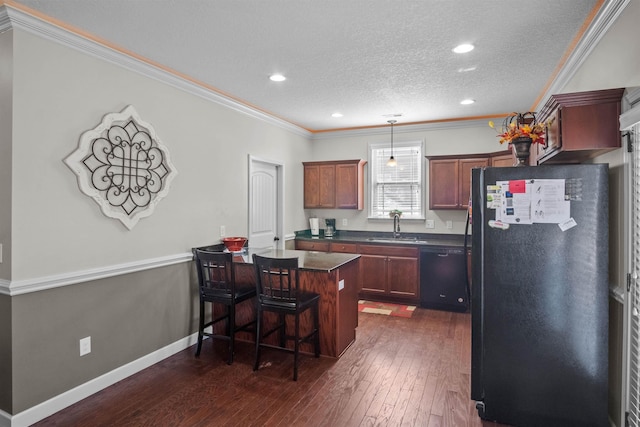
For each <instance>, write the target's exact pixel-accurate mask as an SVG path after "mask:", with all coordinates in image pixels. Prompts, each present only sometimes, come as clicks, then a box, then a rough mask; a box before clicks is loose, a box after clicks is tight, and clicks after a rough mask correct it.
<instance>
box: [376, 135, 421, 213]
mask: <svg viewBox="0 0 640 427" xmlns="http://www.w3.org/2000/svg"><path fill="white" fill-rule="evenodd" d="M390 156H391V147H390V145H389V144H370V145H369V173H370V183H371V185H370V186H369V188H370V189H371V194H370V201H371V204H370V209H369V217H370V218H389V211H391V210H394V209H397V210H399V211H402V218H409V219H411V218H414V219H423V218H424V212H423V210H422V188H423V182H422V142H420V141H414V142H405V143H395V144H394V145H393V156H394V157H395V159H396V161H397V162H398V165H397V166H394V167H392V166H387V160H389V157H390Z"/></svg>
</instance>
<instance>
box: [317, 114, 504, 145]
mask: <svg viewBox="0 0 640 427" xmlns="http://www.w3.org/2000/svg"><path fill="white" fill-rule="evenodd" d="M492 119H498V120H502V119H504V116H496V117H495V118H493V117H492V118H486V119H470V120H456V121H442V122H429V123H409V124H404V125H403V124H396V125H395V126H394V127H393V132H394V133H396V134H400V133H413V132H427V131H435V130H447V129H461V128H472V127H478V126H484V127H486V126H487V122H488V121H489V120H492ZM388 133H389V126H376V127H371V128H362V129H342V130H336V131H327V132H320V133H315V134H313V135H312V136H311V139H312V140H314V141H315V140H322V139H333V138H340V137H352V136H371V135H383V134H384V135H386V134H388Z"/></svg>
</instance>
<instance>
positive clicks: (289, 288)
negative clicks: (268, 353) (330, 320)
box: [253, 254, 320, 381]
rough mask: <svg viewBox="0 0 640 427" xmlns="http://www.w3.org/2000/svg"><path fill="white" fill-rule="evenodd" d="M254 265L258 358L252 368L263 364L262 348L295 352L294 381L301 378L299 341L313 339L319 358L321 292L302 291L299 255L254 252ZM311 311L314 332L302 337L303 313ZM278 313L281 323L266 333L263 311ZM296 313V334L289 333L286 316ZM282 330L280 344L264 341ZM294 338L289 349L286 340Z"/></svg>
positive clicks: (316, 354)
mask: <svg viewBox="0 0 640 427" xmlns="http://www.w3.org/2000/svg"><path fill="white" fill-rule="evenodd" d="M253 265H254V268H255V271H256V293H257V297H258V298H257V299H258V303H257V322H258V323H257V327H256V360H255V364H254V365H253V370H254V371H257V370H258V366H259V365H260V348H261V347H269V348H276V349H278V350H284V351H287V352H292V353H293V380H294V381H297V380H298V355H299V353H300V344H301V343H303V342H308V341H311V340H313V346H314V351H315V357H320V333H319V325H320V317H319V313H318V301H319V300H320V295H319V294H316V293H313V292H306V291H301V290H300V289H299V288H300V277H299V270H298V258H267V257H262V256H259V255H255V254H254V255H253ZM308 309H311V310H312V317H313V327H312V330H311V332H309V333H308V334H307V335H305V336H302V337H301V336H300V315H301V314H302V313H303V312H305V311H306V310H308ZM266 311H268V312H273V313H277V314H278V316H279V319H278V324H277V325H276V326H275V327H274V328H273V329H271V330H269V331H266V332H263V330H262V329H263V321H264V319H263V313H264V312H266ZM287 315H290V316H294V318H295V326H294V334H293V335H287V330H286V317H287ZM276 331H278V332H279V342H280V345H279V346H276V345H270V344H265V343H263V342H262V340H263V339H264V338H265V337H267V336H269V335H270V334H272V333H273V332H276ZM291 340H293V343H294V347H293V349H290V348H287V347H286V343H287V341H291Z"/></svg>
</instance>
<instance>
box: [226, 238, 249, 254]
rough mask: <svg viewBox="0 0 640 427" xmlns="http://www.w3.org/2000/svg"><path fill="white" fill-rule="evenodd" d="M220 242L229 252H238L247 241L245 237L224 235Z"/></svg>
mask: <svg viewBox="0 0 640 427" xmlns="http://www.w3.org/2000/svg"><path fill="white" fill-rule="evenodd" d="M222 243H224V246H225V247H226V248H227V250H229V252H239V251H241V250H242V247H243V246H244V244H245V243H247V238H246V237H225V238H223V239H222Z"/></svg>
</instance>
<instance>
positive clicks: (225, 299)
mask: <svg viewBox="0 0 640 427" xmlns="http://www.w3.org/2000/svg"><path fill="white" fill-rule="evenodd" d="M202 296H203V297H204V298H205V300H208V301H213V302H220V303H222V304H228V303H229V302H230V301H231V300H232V299H235V301H236V303H238V302H242V301H244V300H247V299H249V298H251V297H254V296H256V288H255V286H253V285H249V286H243V287H239V286H237V285H236V288H235V293H234V294H231V293H230V292H228V291H226V290H216V289H203V290H202Z"/></svg>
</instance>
